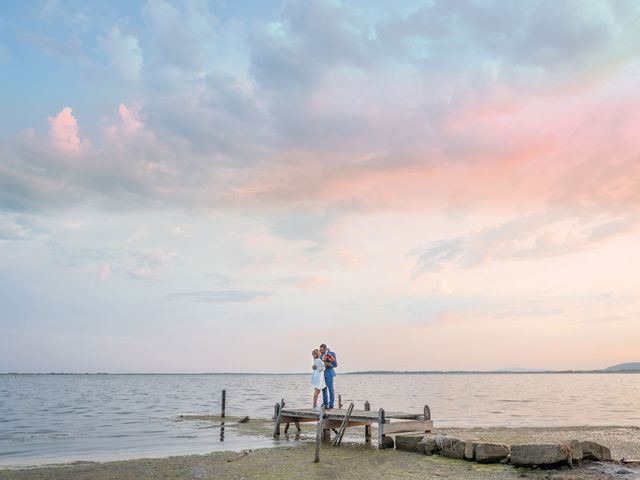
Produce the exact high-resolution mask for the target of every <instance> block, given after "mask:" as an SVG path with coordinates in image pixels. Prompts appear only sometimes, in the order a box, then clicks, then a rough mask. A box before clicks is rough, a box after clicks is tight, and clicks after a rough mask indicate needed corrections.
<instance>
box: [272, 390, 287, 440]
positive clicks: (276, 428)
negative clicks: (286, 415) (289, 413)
mask: <svg viewBox="0 0 640 480" xmlns="http://www.w3.org/2000/svg"><path fill="white" fill-rule="evenodd" d="M275 408H276V415H275V417H276V418H275V422H274V425H273V438H276V437H279V436H280V418H282V410H283V409H284V398H283V399H282V401H281V402H280V405H278V404H277V403H276V407H275Z"/></svg>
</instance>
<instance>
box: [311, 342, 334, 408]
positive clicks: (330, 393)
mask: <svg viewBox="0 0 640 480" xmlns="http://www.w3.org/2000/svg"><path fill="white" fill-rule="evenodd" d="M311 355H312V356H313V367H311V368H312V369H313V374H312V375H311V384H312V385H313V388H314V390H313V408H314V409H315V410H318V396H319V395H320V391H322V407H323V408H327V409H332V408H333V402H334V399H335V392H334V390H333V379H334V378H335V376H336V371H335V370H334V369H335V368H336V367H337V366H338V359H337V357H336V354H335V353H334V352H332V351H331V350H329V349H328V348H327V345H326V344H325V343H323V344H322V345H320V348H319V349H317V348H316V349H315V350H313V352H311Z"/></svg>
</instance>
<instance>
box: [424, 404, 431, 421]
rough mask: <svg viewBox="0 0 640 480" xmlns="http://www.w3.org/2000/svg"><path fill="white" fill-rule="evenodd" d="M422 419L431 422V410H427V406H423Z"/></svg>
mask: <svg viewBox="0 0 640 480" xmlns="http://www.w3.org/2000/svg"><path fill="white" fill-rule="evenodd" d="M424 419H425V420H431V409H430V408H429V405H425V406H424Z"/></svg>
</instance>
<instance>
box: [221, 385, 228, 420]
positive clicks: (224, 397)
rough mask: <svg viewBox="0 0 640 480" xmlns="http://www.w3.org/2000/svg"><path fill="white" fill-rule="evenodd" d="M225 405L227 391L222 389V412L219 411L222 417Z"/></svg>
mask: <svg viewBox="0 0 640 480" xmlns="http://www.w3.org/2000/svg"><path fill="white" fill-rule="evenodd" d="M226 407H227V391H226V390H222V408H221V410H222V412H221V413H220V416H221V417H222V418H224V414H225V410H226Z"/></svg>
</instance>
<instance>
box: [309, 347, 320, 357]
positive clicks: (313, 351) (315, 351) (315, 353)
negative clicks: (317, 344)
mask: <svg viewBox="0 0 640 480" xmlns="http://www.w3.org/2000/svg"><path fill="white" fill-rule="evenodd" d="M311 355H313V356H314V357H315V356H316V355H320V351H319V350H318V349H317V348H314V349H313V350H311Z"/></svg>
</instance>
